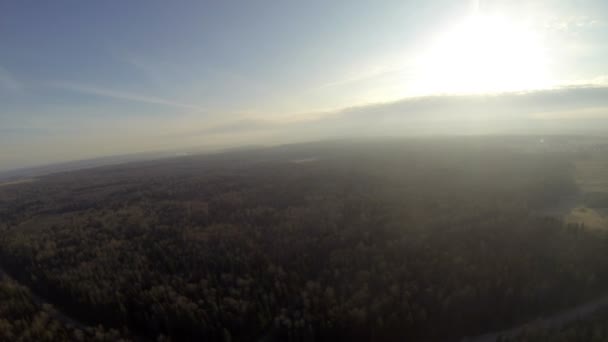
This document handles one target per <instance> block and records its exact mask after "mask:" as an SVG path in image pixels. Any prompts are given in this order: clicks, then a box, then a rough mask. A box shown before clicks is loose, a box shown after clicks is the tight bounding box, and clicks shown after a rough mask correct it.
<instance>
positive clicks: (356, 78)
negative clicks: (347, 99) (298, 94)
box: [318, 67, 407, 89]
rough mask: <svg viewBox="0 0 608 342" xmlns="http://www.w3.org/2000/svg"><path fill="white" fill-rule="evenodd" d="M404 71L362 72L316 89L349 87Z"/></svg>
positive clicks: (392, 69) (401, 68) (387, 69)
mask: <svg viewBox="0 0 608 342" xmlns="http://www.w3.org/2000/svg"><path fill="white" fill-rule="evenodd" d="M406 69H407V67H392V68H376V69H373V70H371V71H367V72H362V73H360V74H357V75H353V76H351V77H347V78H345V79H342V80H337V81H333V82H328V83H325V84H322V85H320V86H319V87H318V89H327V88H333V87H341V86H345V85H349V84H352V83H358V82H363V81H369V80H372V79H376V78H380V77H383V76H387V75H392V74H397V73H401V72H404V71H405V70H406Z"/></svg>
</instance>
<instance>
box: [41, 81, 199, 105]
mask: <svg viewBox="0 0 608 342" xmlns="http://www.w3.org/2000/svg"><path fill="white" fill-rule="evenodd" d="M49 85H50V86H51V87H54V88H59V89H65V90H69V91H73V92H77V93H82V94H89V95H96V96H102V97H109V98H114V99H120V100H126V101H133V102H140V103H148V104H158V105H163V106H170V107H177V108H185V109H194V110H197V111H206V109H205V108H202V107H199V106H196V105H192V104H188V103H182V102H177V101H172V100H169V99H165V98H162V97H156V96H148V95H141V94H135V93H131V92H125V91H121V90H114V89H108V88H103V87H98V86H94V85H88V84H81V83H74V82H64V81H58V82H52V83H50V84H49Z"/></svg>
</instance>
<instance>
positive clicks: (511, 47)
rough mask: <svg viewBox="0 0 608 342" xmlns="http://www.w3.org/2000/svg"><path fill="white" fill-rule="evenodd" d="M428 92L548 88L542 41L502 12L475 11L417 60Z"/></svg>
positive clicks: (465, 92)
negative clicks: (502, 16)
mask: <svg viewBox="0 0 608 342" xmlns="http://www.w3.org/2000/svg"><path fill="white" fill-rule="evenodd" d="M418 71H419V72H420V73H421V74H420V77H419V79H420V84H419V85H418V86H417V88H418V90H419V91H421V92H425V93H454V94H467V93H494V92H504V91H521V90H530V89H541V88H547V87H549V86H550V83H551V82H550V77H549V74H548V60H547V58H546V56H545V53H544V51H543V45H542V39H541V37H540V35H539V34H537V33H536V32H534V30H532V29H530V28H528V27H526V26H525V25H518V24H517V22H516V21H509V20H507V19H506V18H501V17H498V16H485V15H481V14H476V15H472V16H470V17H469V18H467V19H466V20H464V21H463V22H461V23H459V24H457V25H455V26H453V27H452V28H450V29H449V30H447V31H445V32H444V33H442V34H440V35H439V36H438V37H437V39H436V40H435V41H434V42H433V43H432V44H431V47H430V48H429V50H428V51H427V52H426V53H425V54H423V56H422V58H421V59H420V61H419V67H418Z"/></svg>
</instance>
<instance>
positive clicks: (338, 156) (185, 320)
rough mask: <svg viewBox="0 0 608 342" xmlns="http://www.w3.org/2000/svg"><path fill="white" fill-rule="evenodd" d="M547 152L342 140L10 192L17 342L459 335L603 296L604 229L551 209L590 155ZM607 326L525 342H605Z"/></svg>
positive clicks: (527, 145)
mask: <svg viewBox="0 0 608 342" xmlns="http://www.w3.org/2000/svg"><path fill="white" fill-rule="evenodd" d="M545 140H546V139H545ZM545 140H543V141H542V144H541V143H539V139H538V138H537V137H467V138H465V137H452V138H447V137H445V138H417V139H414V138H411V139H366V140H338V141H326V142H319V143H306V144H294V145H285V146H279V147H272V148H252V149H243V150H234V151H230V152H225V153H217V154H208V155H193V156H181V157H175V158H166V159H162V160H155V161H145V162H136V163H128V164H121V165H114V166H103V167H96V168H91V169H84V170H78V171H69V172H60V173H55V174H51V175H46V176H42V177H39V178H37V179H35V180H32V181H28V182H20V183H17V184H10V185H6V186H1V187H0V267H1V268H2V269H3V271H4V272H6V273H7V274H8V275H10V278H8V277H7V278H6V279H5V280H3V281H2V282H0V296H1V297H2V301H1V303H0V338H1V339H2V340H6V341H9V340H21V341H30V340H31V341H34V340H36V341H70V340H79V339H80V340H95V339H96V340H99V341H109V340H119V339H123V340H125V341H126V340H134V341H139V340H141V341H148V340H149V341H334V340H349V341H404V340H407V341H459V340H461V339H463V338H466V337H474V336H478V335H482V334H484V333H488V332H493V331H500V330H503V329H508V328H510V327H513V326H517V325H521V324H524V323H526V322H529V321H532V320H534V319H535V318H537V317H539V316H542V315H546V314H550V313H553V312H556V311H559V310H564V309H567V308H569V307H572V306H574V305H577V304H580V303H583V302H586V301H590V300H593V299H594V298H598V297H601V296H602V295H605V294H607V293H608V291H607V290H608V258H604V257H603V256H604V255H605V254H606V253H607V252H606V251H608V235H607V233H606V231H604V230H602V229H588V227H585V225H584V224H577V223H572V222H564V220H561V219H560V218H559V217H555V216H551V215H547V214H546V209H547V208H552V207H555V206H558V205H559V203H560V201H561V200H562V199H563V198H569V197H572V196H580V189H579V187H578V186H577V182H576V180H575V174H574V173H575V167H574V165H575V162H576V161H577V160H579V159H581V158H588V151H587V147H586V145H580V144H577V143H576V142H573V140H572V139H571V138H567V137H562V138H557V137H556V138H555V139H554V141H551V142H547V141H548V140H547V141H545ZM593 196H594V197H592V198H591V197H585V198H586V199H587V200H593V203H594V204H595V205H596V206H602V205H603V204H602V203H603V202H602V201H604V197H602V196H601V195H597V194H596V195H593ZM37 297H39V298H43V299H44V301H46V302H48V303H50V304H41V303H39V302H38V301H36V300H35V299H33V298H37ZM51 304H52V307H50V305H51ZM53 310H60V312H61V313H62V314H64V315H66V316H69V317H77V318H78V319H79V321H81V322H83V323H82V324H84V325H85V326H86V328H84V329H83V328H78V327H75V326H71V325H70V324H66V322H63V321H61V320H58V319H57V318H55V317H56V315H53V314H52V313H50V312H52V311H53ZM605 317H606V316H605V315H603V316H602V315H598V316H596V317H594V318H593V320H592V321H591V322H590V323H589V322H588V323H586V324H588V325H589V326H583V327H581V326H580V324H582V323H579V325H577V324H573V325H569V326H567V327H564V328H562V330H559V331H540V332H529V333H528V332H526V333H525V334H521V335H519V336H516V337H511V338H509V339H508V340H509V341H577V340H580V341H595V340H597V341H600V340H605V338H607V337H608V335H607V333H606V329H604V328H597V327H598V326H601V323H598V322H605V319H606V318H605ZM550 334H559V336H560V337H559V338H557V337H555V338H552V337H551V336H557V335H550ZM599 334H603V335H601V336H603V337H596V339H595V340H593V339H585V337H588V336H596V335H597V336H600V335H599ZM571 336H577V338H578V339H576V338H574V337H571Z"/></svg>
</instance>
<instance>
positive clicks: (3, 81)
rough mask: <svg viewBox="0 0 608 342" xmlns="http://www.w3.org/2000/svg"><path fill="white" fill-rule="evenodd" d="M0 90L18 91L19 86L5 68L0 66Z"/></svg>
mask: <svg viewBox="0 0 608 342" xmlns="http://www.w3.org/2000/svg"><path fill="white" fill-rule="evenodd" d="M0 88H3V89H8V90H19V89H21V84H20V83H19V82H18V81H17V80H15V79H14V78H13V77H12V76H11V74H10V73H9V72H8V70H6V69H5V68H3V67H1V66H0Z"/></svg>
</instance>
